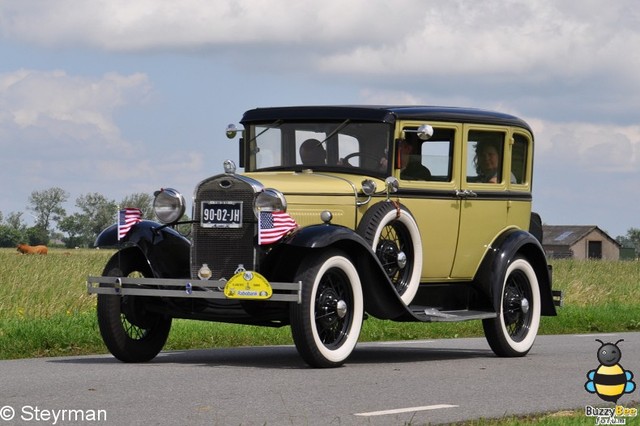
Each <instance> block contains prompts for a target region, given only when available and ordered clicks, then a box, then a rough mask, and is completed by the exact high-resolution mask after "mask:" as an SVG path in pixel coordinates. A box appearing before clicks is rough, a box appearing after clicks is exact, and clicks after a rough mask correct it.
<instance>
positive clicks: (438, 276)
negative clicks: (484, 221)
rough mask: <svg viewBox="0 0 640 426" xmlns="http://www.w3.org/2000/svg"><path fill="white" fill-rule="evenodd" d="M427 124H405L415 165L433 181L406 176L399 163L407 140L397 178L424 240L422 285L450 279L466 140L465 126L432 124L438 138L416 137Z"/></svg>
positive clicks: (404, 127)
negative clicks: (423, 170)
mask: <svg viewBox="0 0 640 426" xmlns="http://www.w3.org/2000/svg"><path fill="white" fill-rule="evenodd" d="M420 124H423V123H410V122H407V123H403V124H402V129H403V130H404V132H403V134H404V135H405V137H406V139H409V140H410V142H411V143H412V144H414V145H415V148H414V151H413V152H412V154H411V155H413V158H412V161H416V162H418V163H419V164H418V165H417V166H416V167H414V168H418V166H423V167H425V168H426V169H428V171H429V177H428V178H425V177H424V176H423V175H420V176H416V177H414V178H412V177H409V176H407V175H406V174H405V173H402V170H401V166H400V163H399V162H398V159H399V151H400V150H401V149H402V148H401V147H400V146H398V145H401V144H403V143H406V142H407V141H406V140H403V138H399V139H398V140H396V144H397V146H396V156H395V159H396V163H397V164H396V167H397V169H396V171H395V176H396V177H397V178H398V180H399V183H400V190H399V192H398V196H399V197H400V202H401V203H402V204H404V205H405V206H406V207H407V208H408V209H409V211H410V212H411V214H412V215H413V216H414V218H415V220H416V222H417V224H418V228H419V230H420V236H421V239H422V252H423V263H422V276H421V282H429V281H432V282H433V281H442V279H446V278H448V277H449V274H450V273H451V267H452V265H453V259H454V256H455V252H456V245H457V241H458V222H459V217H460V199H459V198H458V197H457V195H456V194H457V193H456V188H458V187H459V182H458V180H459V177H460V162H455V161H454V158H459V156H460V147H461V144H460V142H461V140H462V136H461V134H462V125H457V124H453V123H429V124H431V125H432V127H433V128H434V134H433V136H432V137H431V138H429V139H428V140H426V141H420V140H418V138H416V137H415V133H412V132H415V129H417V127H418V126H419V125H420Z"/></svg>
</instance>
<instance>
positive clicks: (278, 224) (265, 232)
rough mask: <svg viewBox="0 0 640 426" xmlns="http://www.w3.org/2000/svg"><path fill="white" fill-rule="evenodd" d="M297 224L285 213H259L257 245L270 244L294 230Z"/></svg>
mask: <svg viewBox="0 0 640 426" xmlns="http://www.w3.org/2000/svg"><path fill="white" fill-rule="evenodd" d="M297 227H298V224H297V223H296V221H295V220H294V219H293V218H292V217H291V216H289V215H288V214H287V213H285V212H260V215H259V216H258V228H259V231H258V244H261V245H262V244H272V243H275V242H276V241H278V240H279V239H280V238H282V237H284V236H285V235H287V234H288V233H289V232H290V231H291V230H293V229H296V228H297Z"/></svg>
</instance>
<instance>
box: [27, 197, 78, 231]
mask: <svg viewBox="0 0 640 426" xmlns="http://www.w3.org/2000/svg"><path fill="white" fill-rule="evenodd" d="M68 199H69V193H67V192H66V191H65V190H63V189H62V188H59V187H52V188H49V189H45V190H42V191H33V192H32V193H31V195H30V196H29V207H28V208H29V210H31V211H33V212H34V213H35V215H36V226H37V227H39V228H41V229H44V230H45V231H47V232H48V231H49V229H50V225H51V221H55V222H57V221H59V220H60V219H61V218H63V217H64V216H65V215H66V214H67V212H66V211H65V209H64V208H63V207H62V204H64V203H65V202H66V201H67V200H68Z"/></svg>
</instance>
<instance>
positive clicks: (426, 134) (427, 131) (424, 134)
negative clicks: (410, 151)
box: [417, 124, 433, 141]
mask: <svg viewBox="0 0 640 426" xmlns="http://www.w3.org/2000/svg"><path fill="white" fill-rule="evenodd" d="M417 133H418V137H419V138H420V140H423V141H426V140H429V139H431V136H433V127H431V126H430V125H428V124H423V125H422V126H420V127H418V132H417Z"/></svg>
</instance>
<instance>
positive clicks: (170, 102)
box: [0, 0, 640, 237]
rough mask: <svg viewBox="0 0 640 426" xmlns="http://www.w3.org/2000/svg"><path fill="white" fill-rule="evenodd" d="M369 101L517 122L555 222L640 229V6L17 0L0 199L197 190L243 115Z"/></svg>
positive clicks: (0, 97)
mask: <svg viewBox="0 0 640 426" xmlns="http://www.w3.org/2000/svg"><path fill="white" fill-rule="evenodd" d="M353 103H364V104H367V103H376V104H379V103H393V104H397V103H403V104H427V105H453V106H470V107H479V108H486V109H495V110H500V111H503V112H508V113H512V114H515V115H518V116H520V117H522V118H524V119H525V120H527V121H528V122H529V123H530V125H531V126H532V127H533V129H534V132H535V135H536V141H537V145H536V149H537V151H536V159H535V161H536V163H535V182H534V209H535V210H537V211H538V212H539V213H540V214H541V215H542V217H543V220H544V222H545V223H548V224H553V225H565V224H585V225H598V226H600V227H601V228H602V229H604V230H605V231H607V232H609V233H610V234H611V235H612V236H614V237H615V236H617V235H624V234H626V231H627V229H629V228H630V227H640V191H639V189H638V187H639V186H640V10H639V9H638V7H637V3H636V2H635V0H617V1H614V2H611V1H606V2H605V1H600V0H536V1H530V0H485V1H482V2H479V1H475V0H448V1H435V0H397V1H393V2H391V1H382V0H349V1H344V0H324V1H322V2H316V1H312V0H299V1H297V2H289V1H284V0H253V1H251V0H217V1H214V2H212V1H204V0H182V1H180V2H176V1H173V0H137V1H130V0H95V1H90V2H89V1H85V0H57V1H48V0H20V1H10V0H0V147H1V149H2V150H1V154H0V183H2V185H0V211H1V212H2V213H4V215H5V216H6V215H7V214H8V213H10V212H12V211H25V214H24V216H23V218H24V219H26V220H27V221H28V220H29V219H30V217H29V215H28V213H26V209H25V208H26V206H27V202H28V197H29V194H31V192H32V191H34V190H43V189H47V188H50V187H53V186H58V187H61V188H63V189H65V190H66V191H68V192H69V193H70V200H69V202H68V203H67V205H66V206H65V207H67V210H68V211H73V210H74V203H75V199H76V198H77V197H78V196H80V195H84V194H87V193H93V192H98V193H101V194H103V195H105V196H107V197H108V198H110V199H115V200H116V201H118V200H121V199H122V198H123V197H124V196H126V195H129V194H132V193H134V192H147V193H151V192H153V191H154V190H155V189H158V188H160V187H167V186H171V187H174V188H177V189H179V190H181V191H182V192H183V193H185V195H187V196H190V195H191V193H192V190H193V187H194V185H195V184H196V183H197V182H198V181H200V180H201V179H202V178H204V177H206V176H209V175H211V174H214V173H218V172H220V171H221V170H222V167H221V164H222V161H223V160H224V159H226V158H232V159H235V158H236V157H237V149H236V143H235V141H234V142H230V141H228V140H227V139H226V138H225V137H224V128H225V126H226V125H227V124H228V123H237V122H238V121H239V120H240V118H241V116H242V113H243V112H244V111H245V110H247V109H249V108H254V107H258V106H273V105H298V104H353Z"/></svg>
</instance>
